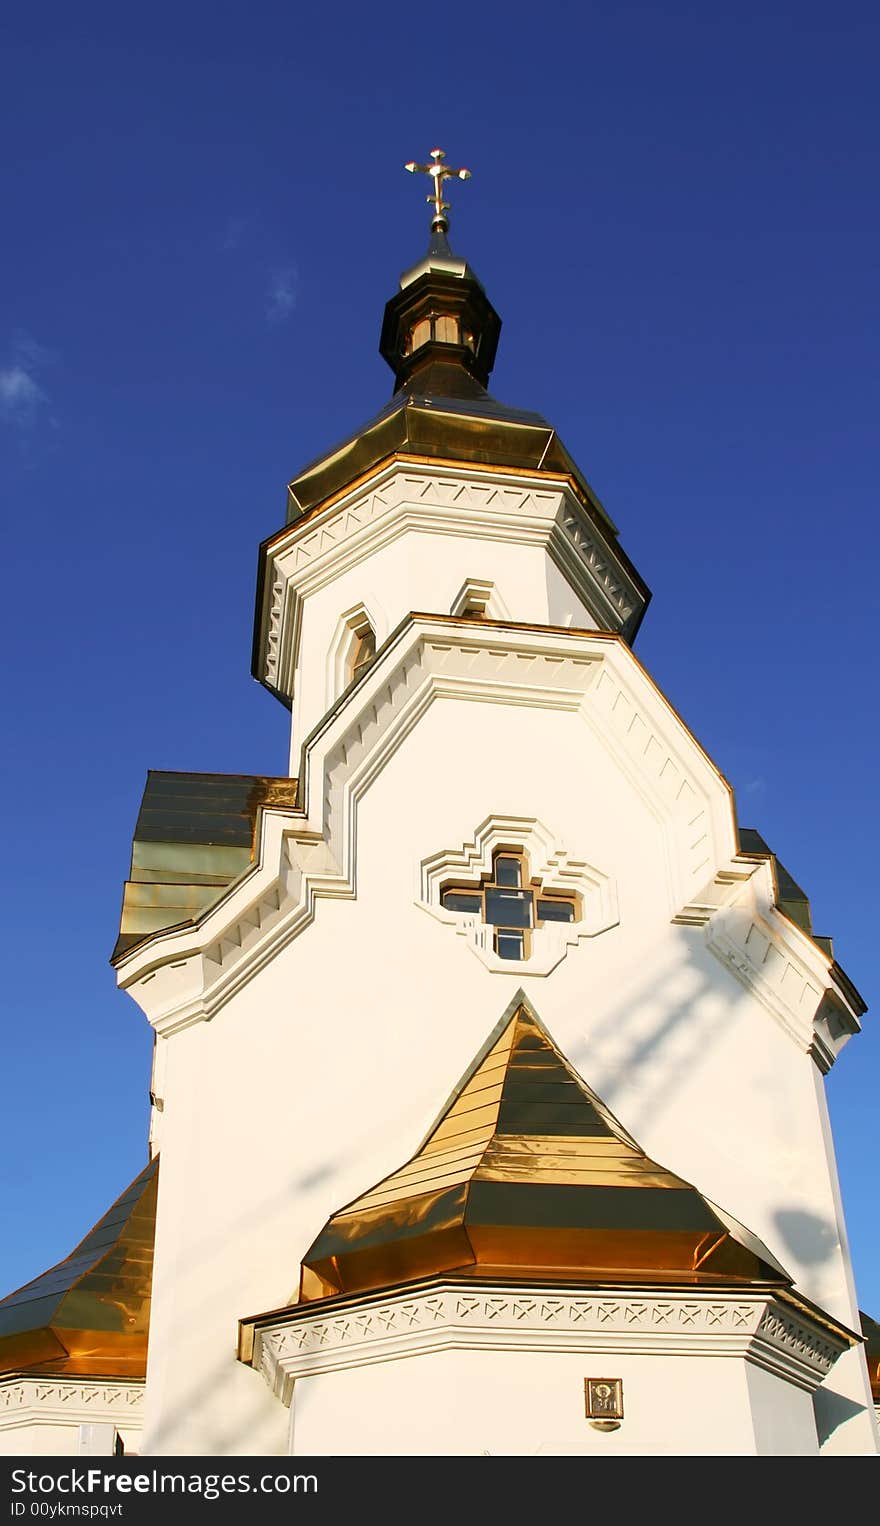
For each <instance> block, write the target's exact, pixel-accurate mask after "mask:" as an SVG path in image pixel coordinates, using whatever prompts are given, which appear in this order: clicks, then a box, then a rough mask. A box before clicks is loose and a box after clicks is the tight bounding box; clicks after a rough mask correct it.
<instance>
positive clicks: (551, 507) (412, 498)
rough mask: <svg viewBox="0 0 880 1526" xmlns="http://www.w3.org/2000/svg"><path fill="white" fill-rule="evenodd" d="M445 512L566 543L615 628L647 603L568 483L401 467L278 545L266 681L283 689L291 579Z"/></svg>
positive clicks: (461, 525)
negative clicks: (552, 485) (520, 482)
mask: <svg viewBox="0 0 880 1526" xmlns="http://www.w3.org/2000/svg"><path fill="white" fill-rule="evenodd" d="M443 511H446V513H447V514H448V515H450V516H452V518H453V522H454V524H455V525H456V526H457V529H458V531H459V532H460V533H461V534H463V535H469V536H472V535H475V534H481V535H482V534H487V533H489V534H491V533H495V534H496V535H497V534H499V533H500V532H502V531H503V532H504V536H505V538H507V539H512V540H523V539H525V540H532V539H534V538H535V537H536V536H540V537H546V538H547V541H548V545H549V544H550V541H551V540H553V541H556V542H560V543H561V544H562V546H563V547H564V548H565V554H564V555H563V557H562V560H564V561H566V562H567V563H568V564H569V566H570V568H571V570H572V572H573V574H574V575H575V576H576V577H579V578H580V579H581V580H582V581H583V583H584V584H585V585H586V586H587V587H591V588H593V589H594V590H595V591H596V592H597V593H599V594H600V596H601V597H600V604H601V605H603V606H605V610H606V614H607V617H608V618H609V619H610V621H611V623H612V625H614V626H615V627H620V626H624V625H625V624H626V622H627V621H628V620H630V619H631V617H632V616H633V614H634V613H635V612H636V611H637V610H639V609H641V608H642V606H643V604H644V598H643V595H642V594H641V593H640V592H639V590H638V588H637V587H636V585H635V583H633V582H632V580H631V579H630V578H629V577H628V575H627V574H626V572H625V571H624V568H623V566H622V565H618V562H617V559H616V557H615V554H614V550H613V547H612V545H611V544H610V543H606V542H605V540H604V539H603V537H602V535H601V534H600V533H599V531H598V529H597V528H596V526H595V525H594V524H593V523H592V521H591V520H590V518H589V516H588V515H587V514H586V513H584V511H583V510H582V509H581V507H580V505H579V504H578V503H577V501H576V500H575V499H574V498H573V496H572V495H571V493H570V492H569V490H568V489H567V488H566V487H564V486H562V485H560V487H559V488H557V489H555V490H552V491H546V490H545V491H542V490H541V489H539V488H534V487H521V486H515V485H513V484H512V483H507V482H504V481H503V480H499V481H493V480H492V479H491V478H489V479H487V480H485V481H479V480H473V479H470V478H463V477H460V476H455V475H445V474H441V473H437V472H417V471H414V470H406V471H404V470H402V469H401V468H399V467H398V468H394V469H392V474H391V475H390V476H389V477H388V478H386V479H385V480H384V481H382V482H380V483H379V485H378V486H376V487H374V488H373V490H372V491H370V492H367V493H362V494H360V495H359V496H353V497H352V498H350V499H347V500H344V501H343V502H342V503H340V504H338V505H336V506H335V507H334V509H333V510H332V511H330V512H329V513H328V515H327V517H326V518H325V519H324V520H323V521H322V522H321V523H320V524H318V525H316V526H315V528H314V530H312V531H311V532H310V533H307V534H305V535H303V536H302V538H301V539H294V541H293V543H292V544H290V545H288V546H287V547H284V546H282V547H280V548H279V549H277V550H276V551H275V553H274V558H273V562H272V573H271V587H270V591H269V596H268V608H267V612H266V626H265V634H264V647H263V663H264V676H265V678H266V680H267V681H268V682H269V683H270V684H272V685H274V686H275V687H278V685H279V681H280V679H281V678H282V677H283V674H282V673H281V661H280V658H281V646H282V637H283V630H282V626H283V623H284V619H285V618H286V616H285V615H284V602H285V590H286V587H287V585H288V583H292V584H294V583H295V584H297V585H298V584H300V583H301V581H302V577H301V575H302V574H304V573H308V574H309V577H310V579H311V578H312V577H313V576H314V575H316V574H317V573H318V572H319V570H320V569H321V567H322V565H323V563H325V562H326V563H328V564H329V565H331V566H332V569H333V572H334V573H335V572H337V571H341V570H342V566H340V565H339V558H340V553H342V554H343V565H347V560H348V558H353V557H356V556H363V555H364V554H365V553H366V552H367V551H368V550H373V549H375V548H376V543H381V541H382V539H383V538H384V537H385V536H386V535H390V534H393V533H397V529H398V528H403V525H402V524H401V525H400V526H398V525H397V523H396V522H397V521H398V520H400V519H401V514H402V515H403V516H404V518H405V517H406V516H407V515H412V516H414V522H415V523H416V524H424V525H425V526H426V527H427V528H432V527H434V522H435V521H438V516H439V515H442V514H443ZM438 522H439V521H438ZM292 533H293V535H294V536H295V535H296V532H295V531H293V532H292ZM346 553H347V555H346Z"/></svg>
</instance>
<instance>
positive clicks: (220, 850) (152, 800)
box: [112, 769, 296, 960]
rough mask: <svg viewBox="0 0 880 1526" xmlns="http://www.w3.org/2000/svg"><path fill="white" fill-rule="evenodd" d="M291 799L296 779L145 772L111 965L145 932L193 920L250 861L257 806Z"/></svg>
mask: <svg viewBox="0 0 880 1526" xmlns="http://www.w3.org/2000/svg"><path fill="white" fill-rule="evenodd" d="M295 800H296V780H295V779H285V778H282V779H278V778H271V777H266V776H264V775H261V774H187V773H171V772H165V771H162V770H159V769H151V770H150V772H149V773H148V775H147V784H146V788H145V790H144V797H143V800H142V802H141V808H140V812H139V814H138V819H137V825H136V826H135V830H134V841H133V843H132V849H131V876H130V878H129V879H127V880H126V882H125V886H124V889H123V894H122V917H121V921H120V929H119V938H118V939H117V942H116V947H115V948H114V950H113V955H112V959H113V960H116V959H119V958H120V957H121V956H122V955H123V954H126V953H128V951H129V950H130V949H132V948H134V947H135V945H136V944H138V943H141V942H142V941H143V940H144V938H148V937H149V936H150V935H151V934H152V933H156V932H167V931H168V929H169V928H172V927H180V926H185V925H187V924H189V925H192V924H193V923H194V922H197V921H198V919H199V917H200V916H202V915H203V913H204V912H206V911H208V910H209V909H210V907H212V906H213V905H214V904H215V902H217V901H219V899H220V897H221V896H222V895H224V894H225V892H226V890H227V889H228V887H229V886H230V885H231V884H232V882H233V880H236V879H238V877H239V875H241V874H244V873H245V871H246V870H247V869H249V868H250V866H251V864H252V863H253V861H254V853H255V842H256V834H257V832H258V830H259V819H260V811H261V810H262V808H263V807H264V806H292V805H293V804H294V802H295Z"/></svg>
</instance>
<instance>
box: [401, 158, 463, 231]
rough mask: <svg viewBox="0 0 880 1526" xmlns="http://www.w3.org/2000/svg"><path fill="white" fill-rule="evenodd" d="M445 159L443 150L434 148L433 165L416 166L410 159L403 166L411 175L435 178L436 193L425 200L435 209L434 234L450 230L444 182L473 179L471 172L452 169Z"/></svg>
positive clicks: (432, 224) (432, 227)
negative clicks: (444, 196) (419, 174)
mask: <svg viewBox="0 0 880 1526" xmlns="http://www.w3.org/2000/svg"><path fill="white" fill-rule="evenodd" d="M445 158H446V155H445V153H444V152H443V149H442V148H432V149H431V159H432V161H433V163H431V164H416V161H415V159H410V161H409V164H405V165H404V166H403V167H404V169H405V170H409V172H410V174H411V175H415V174H416V173H421V174H422V175H431V176H432V177H433V180H434V193H433V195H432V196H428V197H426V198H425V199H426V201H428V203H429V204H430V205H431V206H432V207H433V208H434V216H433V217H432V219H431V231H432V233H445V232H446V231H447V229H448V228H449V218H448V217H447V216H446V214H447V212H448V211H449V203H448V202H446V201H444V200H443V182H444V180H449V179H450V178H451V179H455V180H470V178H471V172H470V170H454V169H451V168H450V166H449V165H448V164H444V163H443V161H444V159H445Z"/></svg>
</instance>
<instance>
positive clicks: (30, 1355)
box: [0, 1156, 159, 1378]
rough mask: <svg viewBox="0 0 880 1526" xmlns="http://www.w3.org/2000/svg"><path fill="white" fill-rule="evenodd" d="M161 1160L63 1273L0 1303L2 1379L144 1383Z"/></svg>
mask: <svg viewBox="0 0 880 1526" xmlns="http://www.w3.org/2000/svg"><path fill="white" fill-rule="evenodd" d="M158 1167H159V1159H158V1156H157V1157H156V1158H155V1159H153V1160H151V1161H150V1163H149V1165H148V1166H146V1167H145V1168H144V1170H143V1171H141V1173H140V1175H139V1176H136V1177H135V1179H134V1181H133V1182H132V1184H131V1186H130V1187H127V1188H126V1190H125V1192H123V1193H122V1195H121V1197H118V1198H117V1199H116V1202H115V1203H114V1204H113V1206H112V1207H111V1208H110V1209H108V1211H107V1213H105V1214H104V1217H103V1218H102V1219H99V1221H98V1223H97V1224H96V1225H95V1227H94V1229H91V1230H90V1231H89V1233H88V1234H87V1235H86V1237H85V1239H84V1240H82V1241H80V1244H79V1245H77V1246H76V1248H75V1249H74V1250H72V1251H71V1253H70V1255H69V1256H68V1257H67V1258H66V1259H65V1260H64V1261H59V1263H58V1265H57V1266H53V1267H50V1269H49V1271H47V1272H43V1274H42V1276H40V1277H36V1278H35V1279H34V1281H33V1282H28V1283H27V1284H26V1285H25V1286H24V1287H23V1288H19V1289H18V1291H17V1292H15V1293H10V1294H9V1296H8V1297H7V1298H4V1299H3V1300H2V1301H0V1373H7V1372H35V1373H40V1374H42V1373H66V1374H67V1375H69V1376H76V1377H86V1376H91V1377H113V1378H143V1377H144V1376H145V1374H146V1366H147V1335H148V1332H149V1326H150V1289H151V1284H152V1278H153V1243H154V1239H155V1234H156V1194H157V1187H158Z"/></svg>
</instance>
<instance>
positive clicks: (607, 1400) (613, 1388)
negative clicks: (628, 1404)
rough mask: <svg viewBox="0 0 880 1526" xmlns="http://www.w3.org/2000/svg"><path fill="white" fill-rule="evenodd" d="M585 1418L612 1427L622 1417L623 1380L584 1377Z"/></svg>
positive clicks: (614, 1426)
mask: <svg viewBox="0 0 880 1526" xmlns="http://www.w3.org/2000/svg"><path fill="white" fill-rule="evenodd" d="M584 1398H585V1402H586V1412H587V1419H588V1420H591V1421H594V1422H596V1421H599V1422H602V1423H605V1424H607V1425H608V1426H609V1429H610V1428H611V1427H613V1428H614V1429H616V1428H617V1426H618V1425H619V1424H620V1421H621V1420H622V1419H623V1382H622V1380H621V1379H620V1378H584Z"/></svg>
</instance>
